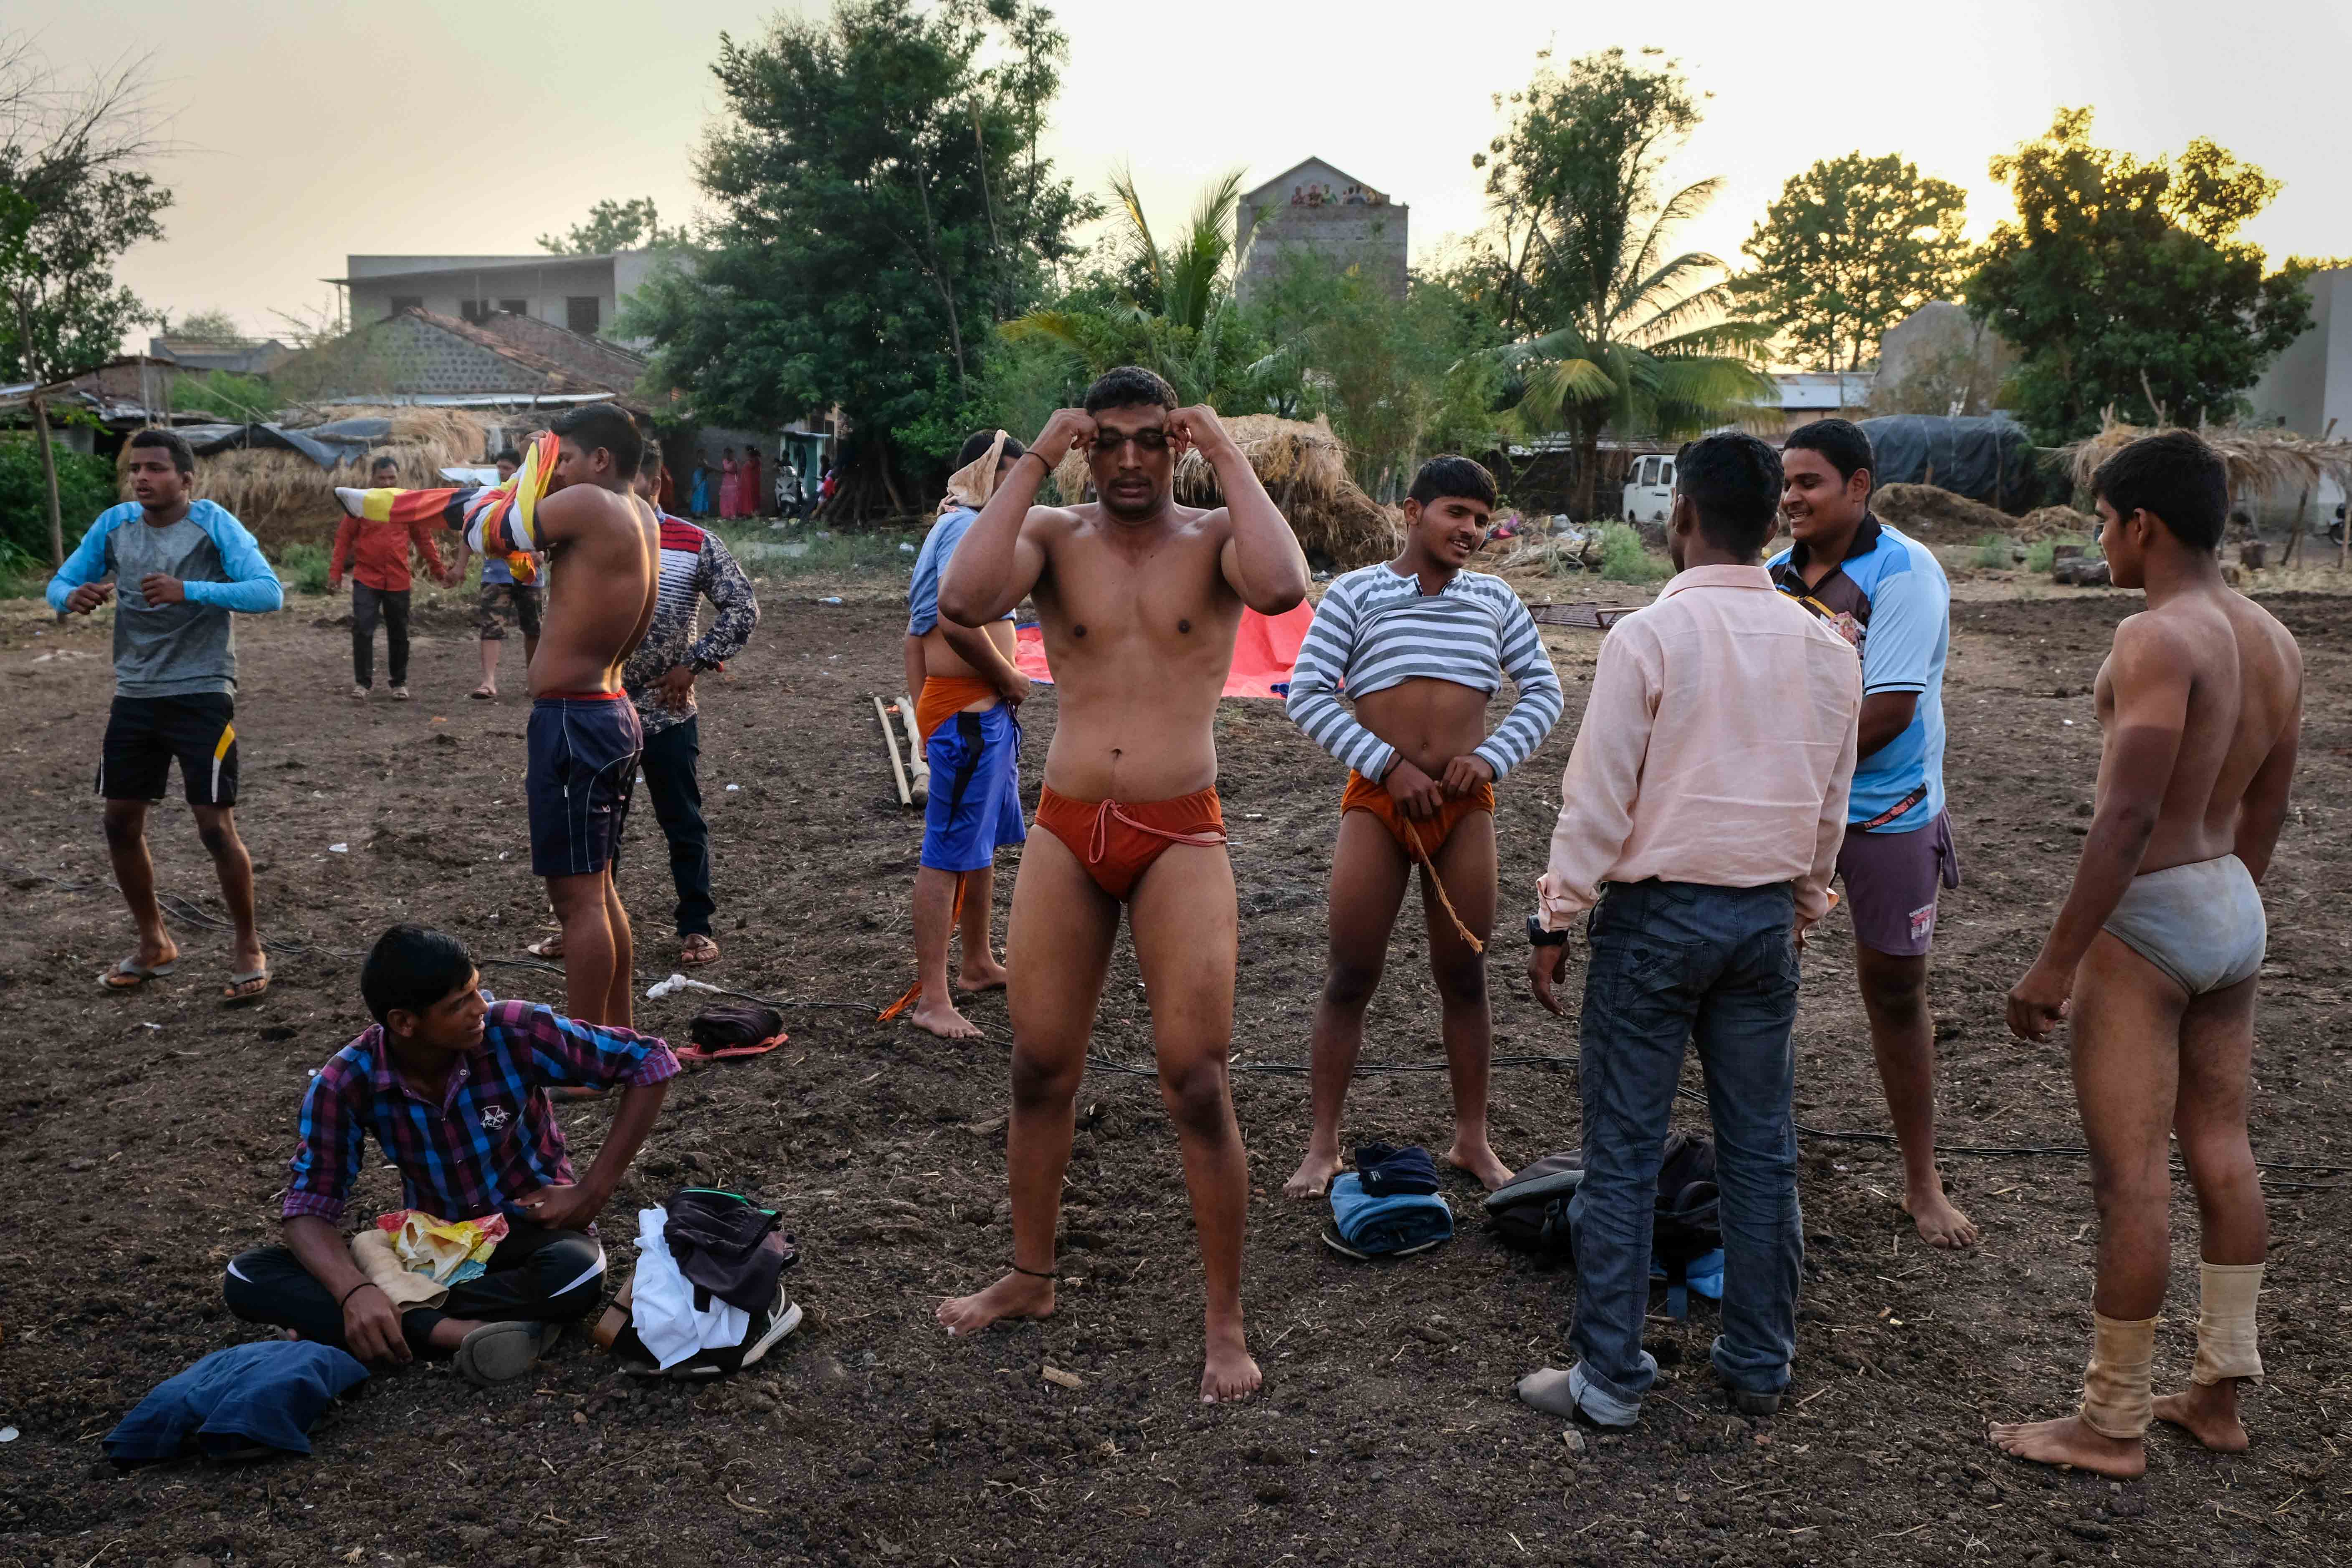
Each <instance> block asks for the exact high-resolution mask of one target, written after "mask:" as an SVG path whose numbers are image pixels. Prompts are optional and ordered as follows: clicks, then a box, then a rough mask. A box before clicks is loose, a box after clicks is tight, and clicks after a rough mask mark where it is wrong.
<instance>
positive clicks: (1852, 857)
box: [1837, 812, 1960, 958]
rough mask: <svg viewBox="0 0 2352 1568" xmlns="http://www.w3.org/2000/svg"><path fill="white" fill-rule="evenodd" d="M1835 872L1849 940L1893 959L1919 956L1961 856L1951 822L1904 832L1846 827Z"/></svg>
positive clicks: (1945, 817)
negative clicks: (1849, 915)
mask: <svg viewBox="0 0 2352 1568" xmlns="http://www.w3.org/2000/svg"><path fill="white" fill-rule="evenodd" d="M1837 874H1838V877H1839V879H1840V880H1842V881H1843V882H1844V883H1845V901H1846V905H1847V907H1848V908H1849V909H1851V910H1853V940H1854V941H1856V942H1860V943H1861V944H1862V945H1863V946H1864V947H1866V948H1868V949H1870V950H1871V951H1872V952H1883V953H1885V954H1887V955H1888V956H1889V957H1891V958H1920V957H1924V956H1926V954H1927V949H1928V947H1929V946H1930V945H1932V944H1933V942H1935V938H1936V895H1937V889H1939V888H1957V887H1958V886H1959V885H1960V855H1959V851H1958V849H1956V848H1954V847H1953V846H1952V819H1951V816H1950V815H1949V814H1948V813H1945V812H1938V813H1937V814H1936V820H1935V821H1933V822H1931V823H1929V824H1928V825H1927V826H1925V827H1915V828H1913V829H1912V830H1911V831H1910V832H1908V833H1862V832H1857V831H1854V830H1853V829H1848V830H1847V832H1846V836H1845V844H1844V846H1843V847H1842V848H1840V849H1839V850H1838V858H1837Z"/></svg>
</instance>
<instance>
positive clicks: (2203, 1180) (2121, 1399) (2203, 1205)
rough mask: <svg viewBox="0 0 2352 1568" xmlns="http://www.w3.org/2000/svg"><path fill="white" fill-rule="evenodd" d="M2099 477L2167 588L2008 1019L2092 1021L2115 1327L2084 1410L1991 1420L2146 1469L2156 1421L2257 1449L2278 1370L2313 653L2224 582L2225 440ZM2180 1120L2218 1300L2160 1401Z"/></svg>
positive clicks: (2137, 456)
mask: <svg viewBox="0 0 2352 1568" xmlns="http://www.w3.org/2000/svg"><path fill="white" fill-rule="evenodd" d="M2091 489H2092V493H2093V494H2094V495H2095V497H2096V498H2097V501H2098V508H2099V521H2100V524H2101V528H2100V533H2099V542H2101V543H2102V544H2103V545H2105V547H2106V552H2107V561H2108V563H2109V564H2110V565H2111V566H2112V567H2113V568H2114V573H2115V581H2116V586H2117V587H2119V588H2145V589H2146V590H2147V609H2146V610H2144V611H2142V612H2141V613H2140V614H2138V615H2136V616H2129V617H2128V618H2126V620H2125V621H2124V622H2123V623H2122V624H2121V625H2119V626H2116V647H2115V652H2114V653H2113V654H2111V655H2110V656H2109V657H2108V658H2107V662H2106V665H2105V668H2102V669H2101V670H2100V671H2099V680H2098V687H2097V691H2096V696H2097V701H2098V709H2099V727H2100V728H2101V729H2102V730H2103V731H2105V747H2104V750H2103V752H2102V753H2101V755H2100V758H2099V788H2098V805H2097V809H2096V812H2095V815H2094V816H2092V818H2091V831H2090V835H2089V837H2086V838H2084V840H2083V858H2082V860H2081V863H2080V864H2078V865H2077V866H2076V867H2075V868H2074V887H2073V889H2071V890H2070V891H2069V892H2068V893H2067V895H2066V902H2065V903H2064V905H2063V906H2062V907H2061V908H2060V910H2059V911H2058V919H2057V921H2056V923H2055V924H2053V926H2052V927H2051V930H2050V935H2049V937H2048V938H2047V939H2046V940H2045V941H2044V942H2042V955H2041V957H2040V958H2039V959H2038V960H2037V961H2036V962H2035V963H2034V965H2033V967H2032V970H2030V971H2029V972H2028V973H2026V976H2025V978H2024V979H2022V980H2021V981H2019V982H2018V983H2017V986H2016V989H2014V990H2012V991H2011V993H2010V994H2009V1026H2010V1028H2011V1030H2013V1031H2015V1032H2016V1034H2017V1035H2018V1036H2019V1037H2021V1038H2023V1039H2029V1040H2040V1039H2044V1038H2046V1037H2048V1036H2049V1034H2050V1032H2051V1030H2052V1029H2053V1028H2055V1027H2056V1026H2057V1025H2058V1022H2059V1020H2060V1019H2062V1018H2067V1017H2069V1016H2071V1018H2072V1021H2073V1025H2074V1029H2073V1034H2074V1099H2075V1102H2076V1104H2077V1105H2078V1106H2079V1107H2080V1109H2081V1110H2082V1114H2083V1131H2084V1142H2086V1143H2088V1144H2089V1145H2090V1149H2091V1192H2092V1195H2093V1196H2094V1198H2095V1200H2096V1202H2097V1205H2098V1211H2099V1255H2098V1275H2097V1283H2096V1285H2095V1289H2093V1292H2092V1296H2091V1311H2092V1319H2093V1323H2094V1338H2093V1341H2092V1350H2091V1363H2090V1368H2089V1370H2088V1371H2087V1372H2085V1373H2084V1377H2083V1402H2082V1405H2081V1407H2080V1408H2079V1409H2078V1410H2077V1411H2076V1413H2075V1414H2074V1415H2064V1416H2061V1417H2059V1418H2058V1419H2057V1420H2055V1421H2041V1422H2035V1423H2032V1424H2031V1425H2018V1426H1995V1427H1994V1428H1993V1429H1992V1441H1993V1443H1994V1445H1995V1446H1996V1447H2000V1448H2001V1449H2003V1450H2005V1451H2007V1452H2008V1453H2011V1454H2014V1455H2015V1456H2017V1457H2018V1458H2021V1459H2039V1460H2041V1461H2042V1463H2044V1464H2051V1465H2078V1466H2080V1467H2082V1468H2084V1469H2086V1470H2096V1471H2098V1472H2100V1473H2101V1474H2103V1475H2109V1476H2118V1477H2126V1478H2127V1477H2132V1476H2137V1475H2140V1474H2142V1473H2143V1472H2145V1471H2146V1470H2147V1451H2146V1448H2145V1447H2144V1445H2143V1444H2142V1441H2141V1437H2142V1435H2143V1434H2144V1433H2146V1432H2147V1428H2148V1424H2149V1423H2150V1422H2151V1421H2169V1422H2172V1423H2174V1424H2176V1425H2178V1426H2184V1427H2186V1428H2188V1430H2189V1433H2190V1435H2192V1436H2195V1437H2196V1438H2197V1440H2198V1441H2199V1442H2200V1443H2202V1444H2204V1445H2205V1446H2206V1447H2209V1448H2219V1449H2222V1450H2225V1451H2230V1452H2235V1451H2237V1450H2239V1449H2242V1448H2243V1447H2245V1446H2246V1429H2245V1427H2244V1426H2243V1425H2242V1424H2241V1423H2240V1421H2239V1419H2238V1384H2239V1383H2240V1382H2241V1381H2242V1380H2244V1379H2249V1378H2251V1379H2255V1380H2260V1378H2261V1377H2262V1375H2263V1360H2262V1356H2261V1353H2260V1352H2259V1351H2258V1349H2257V1347H2256V1342H2255V1336H2254V1306H2255V1300H2256V1298H2257V1297H2258V1296H2259V1295H2260V1293H2261V1290H2262V1279H2263V1254H2264V1252H2265V1251H2266V1250H2267V1249H2268V1247H2269V1245H2270V1225H2269V1219H2268V1216H2267V1215H2265V1214H2264V1212H2263V1189H2262V1182H2261V1179H2260V1177H2258V1176H2257V1175H2256V1173H2255V1170H2254V1155H2253V1150H2252V1148H2251V1147H2250V1146H2249V1145H2248V1142H2247V1139H2246V1100H2247V1097H2248V1091H2249V1088H2250V1084H2249V1079H2250V1076H2251V1073H2252V1063H2253V1051H2254V986H2255V983H2256V982H2255V977H2256V976H2257V975H2258V974H2259V973H2261V971H2262V966H2263V947H2264V944H2265V942H2266V940H2267V938H2268V934H2269V932H2268V928H2267V925H2266V923H2265V921H2264V919H2263V900H2262V893H2261V891H2260V884H2261V882H2262V879H2263V873H2264V872H2265V871H2267V870H2269V869H2270V863H2271V853H2272V851H2273V849H2275V848H2276V847H2277V846H2278V836H2279V828H2280V826H2282V825H2283V824H2284V822H2285V820H2286V807H2287V790H2288V786H2289V785H2290V784H2291V783H2292V782H2293V780H2294V758H2295V749H2296V745H2297V742H2298V737H2299V735H2300V732H2301V730H2302V723H2303V656H2302V654H2301V653H2300V651H2298V650H2297V648H2296V647H2295V645H2294V637H2291V636H2289V635H2288V633H2287V630H2286V628H2285V627H2284V626H2281V625H2279V624H2278V622H2277V621H2276V620H2274V619H2273V618H2272V616H2271V614H2270V612H2269V611H2267V610H2265V609H2263V607H2262V606H2261V605H2257V604H2255V603H2254V602H2253V601H2252V599H2249V598H2247V597H2245V596H2244V595H2242V594H2239V593H2237V592H2236V591H2235V590H2233V589H2231V588H2230V587H2229V586H2228V585H2227V584H2224V583H2223V582H2222V580H2221V558H2220V556H2219V554H2218V553H2217V547H2218V546H2219V545H2220V543H2221V530H2222V521H2223V518H2224V515H2225V514H2226V512H2227V511H2228V509H2229V504H2230V487H2229V479H2228V477H2227V475H2226V474H2225V473H2224V471H2223V469H2222V466H2221V458H2220V457H2219V456H2218V455H2217V454H2216V453H2215V452H2214V451H2213V450H2212V449H2211V448H2210V447H2207V446H2206V445H2205V443H2204V442H2203V441H2201V440H2200V439H2198V438H2197V437H2195V436H2194V435H2191V434H2190V433H2189V432H2188V431H2185V430H2173V431H2168V432H2166V433H2165V434H2163V435H2160V436H2146V437H2141V438H2140V439H2138V440H2137V441H2134V442H2133V443H2132V444H2131V445H2130V446H2128V447H2125V448H2124V449H2123V450H2122V451H2120V452H2118V453H2116V455H2115V456H2114V457H2112V458H2108V459H2107V460H2106V461H2105V463H2103V464H2101V465H2100V466H2099V471H2098V474H2097V476H2096V477H2095V479H2093V480H2092V481H2091ZM2174 1139H2178V1141H2179V1148H2180V1161H2181V1163H2182V1164H2184V1165H2186V1166H2187V1167H2188V1169H2189V1186H2190V1187H2191V1188H2193V1189H2194V1190H2195V1192H2196V1194H2197V1211H2198V1216H2199V1222H2200V1224H2199V1229H2200V1237H2201V1242H2202V1245H2201V1246H2200V1249H2199V1250H2200V1253H2201V1254H2202V1260H2201V1262H2200V1267H2199V1275H2200V1285H2201V1288H2202V1300H2201V1301H2200V1310H2199V1312H2198V1316H2197V1363H2196V1366H2195V1368H2194V1369H2193V1370H2192V1371H2191V1372H2190V1373H2189V1390H2188V1392H2187V1393H2185V1394H2170V1395H2168V1396H2166V1397H2164V1398H2162V1399H2158V1398H2155V1397H2153V1376H2152V1374H2153V1373H2154V1363H2155V1355H2156V1316H2157V1312H2158V1309H2160V1308H2161V1307H2162V1306H2163V1304H2164V1287H2165V1278H2166V1275H2167V1274H2168V1272H2169V1271H2170V1266H2171V1246H2170V1231H2169V1227H2168V1224H2167V1221H2166V1214H2165V1210H2166V1208H2167V1206H2168V1200H2169V1198H2170V1195H2171V1186H2172V1171H2171V1166H2170V1159H2169V1156H2170V1152H2171V1150H2170V1143H2171V1141H2172V1140H2174Z"/></svg>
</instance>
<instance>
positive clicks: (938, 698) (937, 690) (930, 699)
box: [915, 675, 997, 745]
mask: <svg viewBox="0 0 2352 1568" xmlns="http://www.w3.org/2000/svg"><path fill="white" fill-rule="evenodd" d="M996 695H997V693H996V688H994V687H993V686H991V685H990V684H989V683H988V682H986V681H985V680H982V679H977V678H976V677H973V676H969V675H927V676H925V677H923V694H922V695H921V696H920V697H918V698H916V699H915V731H916V732H917V733H918V734H919V735H921V736H922V738H923V742H924V743H925V744H926V745H928V744H929V742H930V739H931V731H934V730H936V729H938V728H939V727H940V725H942V724H944V723H946V722H947V721H949V720H950V719H952V718H954V717H955V716H956V715H957V714H959V713H961V712H962V711H963V710H965V709H967V708H969V707H971V705H972V704H973V703H975V702H984V701H990V700H995V699H996Z"/></svg>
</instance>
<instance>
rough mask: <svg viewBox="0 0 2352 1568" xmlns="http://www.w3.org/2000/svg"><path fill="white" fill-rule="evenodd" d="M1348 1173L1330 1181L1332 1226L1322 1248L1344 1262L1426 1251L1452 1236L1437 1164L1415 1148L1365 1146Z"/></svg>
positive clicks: (1451, 1213)
mask: <svg viewBox="0 0 2352 1568" xmlns="http://www.w3.org/2000/svg"><path fill="white" fill-rule="evenodd" d="M1356 1166H1357V1168H1356V1169H1355V1170H1353V1171H1349V1172H1346V1173H1343V1174H1341V1175H1339V1176H1336V1177H1334V1178H1333V1179H1332V1182H1331V1228H1329V1229H1328V1230H1326V1231H1325V1232H1324V1233H1323V1244H1324V1245H1325V1246H1326V1247H1330V1248H1331V1250H1332V1251H1334V1252H1339V1253H1343V1254H1345V1255H1346V1256H1348V1257H1349V1258H1395V1257H1399V1256H1402V1255H1403V1254H1405V1253H1409V1252H1425V1251H1427V1250H1428V1249H1429V1248H1430V1247H1435V1246H1436V1245H1437V1244H1438V1243H1439V1242H1442V1241H1444V1240H1446V1239H1447V1238H1448V1237H1452V1236H1453V1234H1454V1211H1453V1209H1451V1208H1450V1207H1448V1206H1447V1205H1446V1202H1445V1200H1444V1198H1442V1197H1440V1196H1439V1195H1438V1194H1437V1163H1436V1162H1435V1161H1434V1160H1432V1159H1431V1158H1430V1157H1429V1151H1428V1150H1426V1149H1423V1148H1422V1147H1420V1146H1419V1145H1417V1144H1413V1145H1408V1146H1407V1147H1405V1148H1402V1149H1398V1148H1392V1147H1391V1146H1390V1145H1388V1144H1386V1143H1367V1144H1365V1145H1364V1146H1363V1147H1362V1148H1360V1149H1359V1150H1357V1151H1356Z"/></svg>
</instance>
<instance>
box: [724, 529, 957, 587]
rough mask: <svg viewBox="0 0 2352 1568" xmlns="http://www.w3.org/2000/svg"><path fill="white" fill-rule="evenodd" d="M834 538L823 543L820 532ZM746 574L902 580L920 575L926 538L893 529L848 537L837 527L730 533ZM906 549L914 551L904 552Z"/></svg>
mask: <svg viewBox="0 0 2352 1568" xmlns="http://www.w3.org/2000/svg"><path fill="white" fill-rule="evenodd" d="M820 532H822V533H825V534H829V535H831V537H830V538H819V537H818V535H819V533H820ZM719 537H720V538H722V539H724V540H726V541H727V548H728V549H729V550H730V551H732V552H734V555H735V559H736V560H737V561H738V562H740V563H741V564H742V567H743V570H744V571H746V572H748V573H750V574H751V575H752V576H754V577H811V576H837V575H841V574H851V573H866V572H873V573H895V574H898V576H899V577H901V578H902V579H903V578H905V577H906V576H908V574H911V573H913V571H914V570H915V551H918V550H920V549H921V548H922V545H923V535H922V534H920V533H904V532H898V531H892V530H878V531H873V532H866V531H858V532H848V531H842V530H838V529H835V528H826V529H823V530H819V529H813V528H810V527H809V526H808V525H807V524H805V523H803V524H802V525H801V526H799V527H797V528H791V529H769V528H766V527H753V528H748V529H741V530H737V529H734V528H731V527H730V528H729V529H727V530H726V531H722V532H721V533H720V534H719ZM901 545H908V546H911V547H912V548H911V549H903V550H902V549H900V548H899V547H900V546H901Z"/></svg>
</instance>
